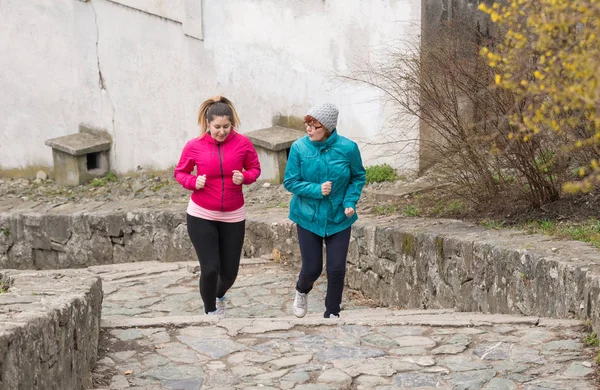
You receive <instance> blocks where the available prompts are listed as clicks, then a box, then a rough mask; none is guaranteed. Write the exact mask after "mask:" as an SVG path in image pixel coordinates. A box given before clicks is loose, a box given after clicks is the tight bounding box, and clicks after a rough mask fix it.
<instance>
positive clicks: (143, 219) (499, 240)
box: [0, 205, 600, 330]
mask: <svg viewBox="0 0 600 390" xmlns="http://www.w3.org/2000/svg"><path fill="white" fill-rule="evenodd" d="M70 207H73V206H70ZM81 207H86V206H81ZM107 207H108V206H107ZM119 207H120V208H119V209H113V210H110V209H108V208H106V209H103V210H101V211H89V212H87V211H85V210H72V209H69V210H62V211H61V210H57V209H54V210H52V211H51V212H45V213H42V212H40V213H39V214H36V213H32V212H30V213H27V214H20V215H19V214H14V213H13V214H7V213H5V214H2V213H0V228H2V229H3V231H6V230H8V235H2V234H0V267H2V268H7V267H8V268H21V269H23V268H37V269H49V268H64V267H85V266H87V265H93V264H111V263H119V262H132V261H144V260H159V261H182V260H193V259H196V255H195V253H194V252H193V249H192V247H191V245H190V243H189V239H188V236H187V231H186V225H185V218H184V215H185V214H184V212H183V207H182V206H181V205H177V206H172V207H171V206H167V207H164V208H162V209H157V208H156V207H154V208H152V209H147V210H140V211H136V212H128V211H125V210H126V205H125V206H119ZM61 213H62V214H61ZM274 249H276V250H277V251H275V252H276V253H275V258H276V259H277V260H279V258H281V259H282V260H284V261H287V262H290V263H292V264H296V265H297V264H299V251H298V247H297V235H296V230H295V228H294V226H293V225H292V224H291V223H290V222H289V221H288V220H287V218H286V216H285V212H281V213H273V212H269V213H264V214H257V213H254V214H252V215H251V216H250V217H249V219H248V222H247V235H246V242H245V244H244V255H245V256H248V257H250V256H252V257H258V256H263V255H268V256H272V255H273V252H274V251H273V250H274ZM599 259H600V256H599V255H598V250H597V249H595V248H593V247H591V246H589V245H586V244H584V243H579V242H573V241H552V240H551V239H550V238H549V237H545V236H540V235H524V234H523V233H517V232H511V231H486V230H484V229H481V228H478V227H475V226H469V225H468V224H465V223H462V222H459V221H447V220H445V221H440V220H421V219H407V220H401V221H397V222H394V223H385V222H384V221H381V220H377V221H367V220H360V221H359V222H358V223H357V224H356V225H355V228H354V229H353V235H352V241H351V245H350V254H349V259H348V278H347V283H348V284H349V286H350V287H353V288H357V289H359V290H361V291H362V292H363V293H364V294H365V295H366V296H368V297H370V298H373V299H375V300H376V301H377V302H379V303H380V304H382V305H392V306H401V307H405V308H428V309H430V308H457V309H458V310H464V311H483V312H489V313H504V314H523V315H540V316H547V317H557V318H571V317H577V318H582V319H584V318H590V319H592V321H593V323H594V327H595V329H597V330H600V309H599V308H598V301H599V299H600V297H599V295H600V283H599V281H600V267H598V264H599Z"/></svg>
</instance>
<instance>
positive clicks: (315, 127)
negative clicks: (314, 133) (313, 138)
mask: <svg viewBox="0 0 600 390" xmlns="http://www.w3.org/2000/svg"><path fill="white" fill-rule="evenodd" d="M304 126H306V127H312V129H313V130H317V129H320V128H321V127H323V126H322V125H321V126H315V124H314V123H305V124H304Z"/></svg>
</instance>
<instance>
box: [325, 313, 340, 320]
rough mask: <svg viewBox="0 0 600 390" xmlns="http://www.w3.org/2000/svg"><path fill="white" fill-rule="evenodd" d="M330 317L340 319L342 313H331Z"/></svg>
mask: <svg viewBox="0 0 600 390" xmlns="http://www.w3.org/2000/svg"><path fill="white" fill-rule="evenodd" d="M328 318H335V319H338V320H339V319H340V315H339V314H338V315H335V314H333V313H331V314H329V317H328Z"/></svg>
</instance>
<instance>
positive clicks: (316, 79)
mask: <svg viewBox="0 0 600 390" xmlns="http://www.w3.org/2000/svg"><path fill="white" fill-rule="evenodd" d="M420 20H421V2H420V1H418V0H87V1H83V0H27V1H23V0H0V69H1V71H0V86H1V89H0V90H1V92H0V111H1V112H0V117H1V118H2V121H1V122H0V169H5V168H24V167H27V166H33V165H42V166H51V165H52V152H51V149H50V148H49V147H47V146H45V145H44V141H45V140H46V139H50V138H54V137H59V136H62V135H67V134H72V133H75V132H77V131H78V128H79V126H80V125H84V126H87V127H91V128H96V129H102V130H105V131H106V132H108V133H109V134H110V135H111V137H112V140H113V142H112V148H111V150H110V160H111V161H110V162H111V167H112V169H113V170H115V171H117V172H121V173H124V172H127V171H133V170H136V169H138V168H139V167H143V168H152V169H168V168H170V167H172V166H173V165H175V164H176V163H177V160H178V158H179V154H180V152H181V149H182V148H183V146H184V144H185V142H186V141H187V140H189V139H191V138H193V137H194V136H196V135H197V134H198V132H199V127H198V125H197V123H196V121H197V110H198V106H199V105H200V103H201V102H202V101H203V100H205V99H206V98H208V97H210V96H214V95H218V94H222V95H224V96H226V97H228V98H230V99H231V100H232V101H233V102H234V104H235V106H236V108H237V110H238V113H239V114H240V118H241V121H242V125H241V127H240V129H239V130H240V131H241V132H248V131H251V130H256V129H260V128H265V127H270V126H272V125H273V123H274V118H276V117H278V116H295V117H303V116H304V114H305V112H306V111H307V109H308V108H309V107H310V106H311V105H313V104H316V103H320V102H324V101H330V102H332V103H334V104H336V105H337V106H338V107H339V108H340V118H339V122H338V130H339V132H340V134H342V135H345V136H347V137H349V138H351V139H354V140H356V141H357V142H359V145H361V149H362V151H363V159H364V160H365V165H371V164H376V163H381V162H388V163H391V164H392V165H394V166H396V167H398V168H400V169H401V170H402V171H414V170H416V169H417V168H418V167H417V157H418V151H417V146H416V144H411V145H412V146H410V147H408V148H407V147H406V145H390V146H388V148H389V149H390V150H393V149H395V148H398V150H400V149H401V150H402V153H399V154H395V153H388V152H387V151H386V149H385V148H382V147H369V146H368V144H369V143H371V142H377V141H378V140H380V139H381V137H382V134H383V133H384V132H388V131H396V130H398V131H402V133H403V134H406V138H407V139H412V140H414V139H415V138H417V137H418V134H419V130H418V128H414V129H413V128H410V126H413V124H408V123H407V124H406V127H405V126H404V125H403V124H402V123H394V124H393V129H391V130H390V129H389V128H386V118H387V117H388V115H387V110H388V108H386V105H385V104H384V102H385V99H384V97H383V96H381V93H380V92H379V91H377V90H375V89H373V88H369V87H368V86H365V85H357V84H352V83H348V82H345V81H343V80H341V79H340V78H338V77H337V76H338V75H340V74H348V73H349V72H351V71H352V69H353V66H354V65H360V64H361V63H364V61H367V60H369V59H372V58H377V56H381V55H383V53H385V52H386V50H387V49H389V48H390V47H391V46H394V45H398V44H401V43H399V42H400V41H403V40H410V39H418V38H419V34H420ZM394 129H395V130H394ZM386 156H387V157H386Z"/></svg>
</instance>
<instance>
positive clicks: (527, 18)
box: [479, 0, 600, 192]
mask: <svg viewBox="0 0 600 390" xmlns="http://www.w3.org/2000/svg"><path fill="white" fill-rule="evenodd" d="M479 8H480V10H482V11H483V12H485V13H487V14H488V15H489V16H490V18H491V20H492V21H493V22H494V23H496V24H497V25H498V27H499V29H500V32H501V33H500V34H499V36H500V37H501V38H500V40H499V42H497V43H496V44H495V45H494V46H491V47H489V48H488V47H484V48H483V49H482V50H481V54H482V55H483V56H485V57H486V58H487V61H488V64H489V66H490V67H492V68H493V69H494V71H495V83H496V85H497V86H499V87H500V88H503V89H505V90H507V91H510V92H512V93H514V95H515V96H516V105H515V110H513V111H512V113H511V114H510V116H509V122H510V125H511V128H512V131H511V132H510V133H509V134H507V141H508V142H513V143H528V142H535V141H536V139H538V138H541V137H543V138H544V139H546V140H548V139H551V140H555V141H554V142H555V143H556V145H555V146H556V148H555V149H554V150H555V151H558V152H559V153H560V154H561V155H562V158H563V159H566V160H567V161H568V163H569V165H570V166H572V167H573V168H574V175H573V177H571V178H570V180H567V181H566V182H564V184H563V186H562V188H563V190H565V191H567V192H576V191H584V192H586V191H590V190H592V189H593V188H594V187H595V186H597V185H598V184H600V147H599V146H600V0H505V1H503V2H501V3H494V4H493V5H492V6H486V5H485V4H481V5H480V7H479ZM555 157H556V156H552V157H549V158H547V159H546V160H545V161H542V162H541V163H542V164H546V163H548V162H549V161H554V159H555Z"/></svg>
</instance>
